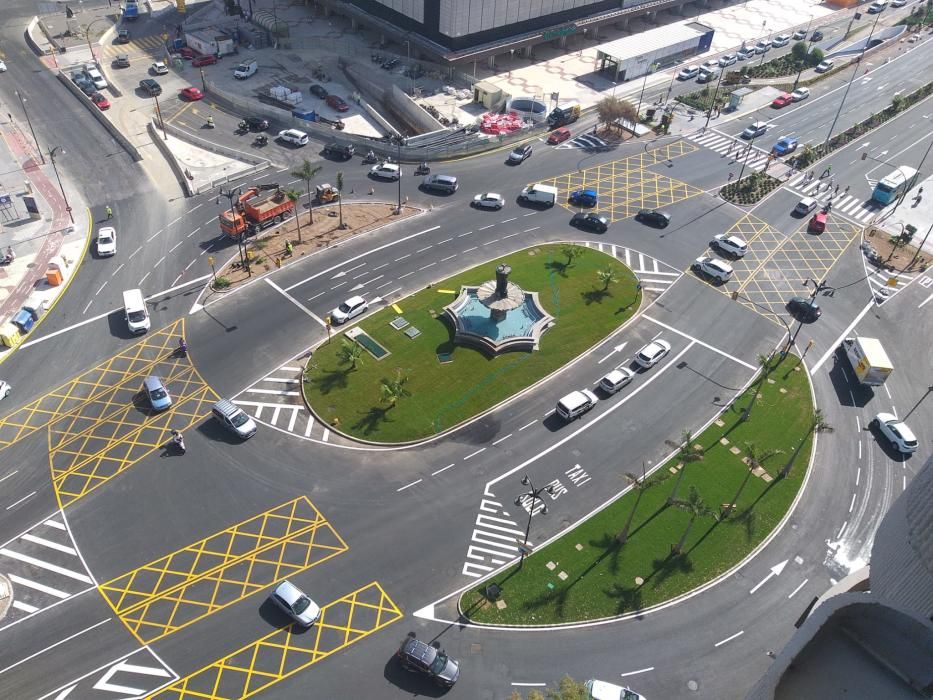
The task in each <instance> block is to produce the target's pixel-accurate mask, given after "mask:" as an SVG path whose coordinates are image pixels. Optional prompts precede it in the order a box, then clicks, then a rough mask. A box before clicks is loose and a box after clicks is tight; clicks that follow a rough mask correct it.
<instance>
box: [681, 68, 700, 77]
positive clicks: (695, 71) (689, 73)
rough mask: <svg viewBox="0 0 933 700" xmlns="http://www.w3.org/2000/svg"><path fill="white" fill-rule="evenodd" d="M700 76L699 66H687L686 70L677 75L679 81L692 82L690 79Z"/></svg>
mask: <svg viewBox="0 0 933 700" xmlns="http://www.w3.org/2000/svg"><path fill="white" fill-rule="evenodd" d="M699 74H700V68H699V66H687V67H686V68H683V69H681V71H680V73H678V74H677V79H678V80H690V78H695V77H697V76H698V75H699Z"/></svg>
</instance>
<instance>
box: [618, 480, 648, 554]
mask: <svg viewBox="0 0 933 700" xmlns="http://www.w3.org/2000/svg"><path fill="white" fill-rule="evenodd" d="M625 478H626V479H628V480H629V483H631V484H632V488H633V489H635V491H636V493H637V494H638V495H637V496H635V504H634V505H633V506H632V512H631V513H629V514H628V520H626V521H625V527H624V528H622V532H620V533H619V534H618V535H616V541H618V543H619V544H620V545H623V544H625V543H626V542H627V541H628V531H629V528H630V527H631V526H632V521H633V520H634V519H635V511H636V510H638V504H639V503H640V502H641V497H642V494H643V493H644V492H645V491H647V490H648V488H649V487H650V484H648V483H646V481H645V463H644V462H642V463H641V478H640V479H639V478H638V476H637V475H635V474H632V473H631V472H628V473H627V474H626V475H625Z"/></svg>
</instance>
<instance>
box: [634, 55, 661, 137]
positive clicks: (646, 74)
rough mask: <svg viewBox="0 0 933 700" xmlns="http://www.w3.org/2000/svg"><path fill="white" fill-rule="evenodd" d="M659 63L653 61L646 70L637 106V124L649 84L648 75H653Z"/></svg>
mask: <svg viewBox="0 0 933 700" xmlns="http://www.w3.org/2000/svg"><path fill="white" fill-rule="evenodd" d="M657 65H658V64H657V63H651V64H649V65H648V70H647V71H645V79H644V80H643V81H642V83H641V92H640V93H639V94H638V107H636V108H635V124H638V116H639V115H640V114H641V101H642V98H644V96H645V86H646V85H648V76H649V75H651V74H652V73H653V72H654V70H652V69H655V68H656V67H657Z"/></svg>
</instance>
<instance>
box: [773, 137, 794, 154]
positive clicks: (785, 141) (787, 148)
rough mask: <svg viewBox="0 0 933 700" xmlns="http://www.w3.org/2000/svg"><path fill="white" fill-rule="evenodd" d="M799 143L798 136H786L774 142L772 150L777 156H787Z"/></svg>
mask: <svg viewBox="0 0 933 700" xmlns="http://www.w3.org/2000/svg"><path fill="white" fill-rule="evenodd" d="M799 143H800V142H799V141H798V140H797V137H796V136H785V137H784V138H782V139H780V140H778V142H777V143H776V144H774V146H773V147H772V148H771V152H772V153H774V155H776V156H786V155H787V154H788V153H793V152H794V151H796V150H797V146H798V145H799Z"/></svg>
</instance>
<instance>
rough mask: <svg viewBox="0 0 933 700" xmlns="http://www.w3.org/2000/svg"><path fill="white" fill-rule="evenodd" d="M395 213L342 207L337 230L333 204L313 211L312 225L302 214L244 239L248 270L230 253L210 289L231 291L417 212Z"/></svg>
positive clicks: (361, 205)
mask: <svg viewBox="0 0 933 700" xmlns="http://www.w3.org/2000/svg"><path fill="white" fill-rule="evenodd" d="M395 211H396V205H395V204H387V203H386V202H352V203H345V204H344V205H343V228H341V227H340V210H339V208H338V206H337V204H336V203H334V204H330V205H327V206H323V207H315V208H314V211H313V214H314V223H311V213H310V212H309V211H308V210H303V211H302V212H301V214H299V216H298V217H295V218H291V219H288V220H287V221H285V223H283V224H282V225H281V226H279V227H278V228H274V229H270V230H268V231H263V232H262V233H260V234H259V235H257V236H254V237H252V238H249V239H247V241H246V251H245V254H246V255H247V256H248V258H249V261H250V264H249V270H247V267H246V266H245V265H242V264H241V261H240V256H239V255H238V254H236V251H235V250H234V257H233V258H231V260H230V262H229V263H228V264H227V265H225V266H224V267H223V268H221V269H218V270H217V275H216V276H217V280H218V282H219V284H215V285H213V286H214V288H215V289H217V290H218V291H223V290H224V289H231V288H232V287H235V286H237V285H238V284H242V283H243V282H246V281H247V280H249V279H250V278H251V277H252V276H253V275H261V274H263V273H265V272H269V271H270V270H273V269H276V268H278V267H284V266H285V265H288V264H290V263H293V262H295V261H297V260H300V259H301V258H302V257H303V256H305V255H307V254H308V253H313V252H314V251H315V250H318V249H319V248H326V247H328V246H331V245H333V244H334V243H337V242H339V241H341V240H344V239H346V238H349V237H350V236H354V235H356V234H358V233H363V232H364V231H369V230H372V229H374V228H378V227H379V226H382V225H383V224H387V223H392V222H395V221H399V220H401V219H407V218H409V217H411V216H414V215H416V214H419V213H420V212H421V210H420V209H418V208H417V207H410V206H403V207H402V211H401V213H400V214H396V213H395ZM299 224H300V228H301V232H300V236H299ZM299 239H300V240H299ZM286 243H290V244H291V251H289V250H288V249H287V245H286Z"/></svg>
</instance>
